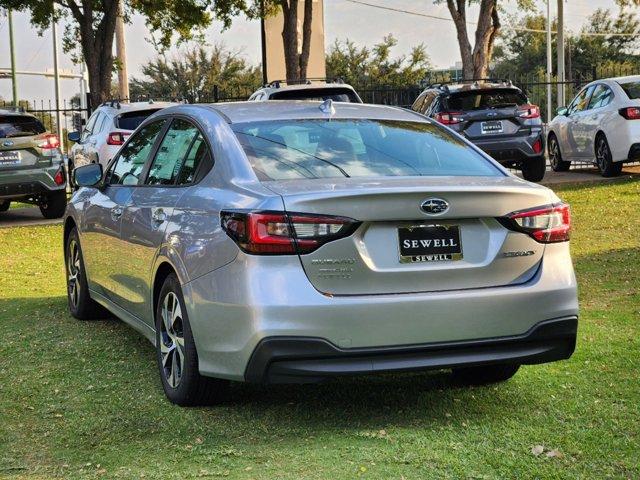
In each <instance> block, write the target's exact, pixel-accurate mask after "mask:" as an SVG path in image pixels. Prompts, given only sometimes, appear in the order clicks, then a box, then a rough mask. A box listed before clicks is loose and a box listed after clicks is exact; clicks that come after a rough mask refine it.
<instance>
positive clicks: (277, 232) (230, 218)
mask: <svg viewBox="0 0 640 480" xmlns="http://www.w3.org/2000/svg"><path fill="white" fill-rule="evenodd" d="M220 219H221V224H222V228H223V229H224V231H225V232H227V235H229V236H230V237H231V238H232V239H233V240H234V241H235V242H236V243H237V244H238V246H239V247H240V248H241V249H242V250H243V251H245V252H247V253H252V254H256V255H286V254H295V253H309V252H312V251H314V250H315V249H317V248H318V247H320V246H321V245H323V244H325V243H327V242H330V241H332V240H337V239H338V238H344V237H346V236H349V235H350V234H351V233H353V231H354V230H355V229H356V228H357V227H358V225H359V224H360V223H359V222H357V221H355V220H353V219H351V218H345V217H334V216H324V215H309V214H302V213H291V214H286V213H283V212H222V213H221V214H220Z"/></svg>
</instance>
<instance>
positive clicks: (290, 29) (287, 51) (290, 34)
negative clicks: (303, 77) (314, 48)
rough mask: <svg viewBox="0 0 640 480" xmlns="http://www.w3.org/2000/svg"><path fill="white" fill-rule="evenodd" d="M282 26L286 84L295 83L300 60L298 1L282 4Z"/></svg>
mask: <svg viewBox="0 0 640 480" xmlns="http://www.w3.org/2000/svg"><path fill="white" fill-rule="evenodd" d="M282 13H283V16H284V25H283V27H282V42H283V46H284V63H285V67H286V70H287V82H291V83H295V82H297V81H298V80H299V79H300V71H299V67H300V59H299V54H298V0H285V1H284V2H282Z"/></svg>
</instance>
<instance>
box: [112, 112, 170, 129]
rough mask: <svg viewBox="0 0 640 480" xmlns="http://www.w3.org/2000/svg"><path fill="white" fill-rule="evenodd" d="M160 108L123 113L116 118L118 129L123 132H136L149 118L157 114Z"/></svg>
mask: <svg viewBox="0 0 640 480" xmlns="http://www.w3.org/2000/svg"><path fill="white" fill-rule="evenodd" d="M158 110H160V109H159V108H152V109H149V110H136V111H135V112H128V113H122V114H120V115H118V117H117V118H116V128H120V129H122V130H135V129H136V128H138V127H139V126H140V124H141V123H142V122H144V121H145V120H146V119H147V117H149V116H150V115H152V114H154V113H156V112H157V111H158Z"/></svg>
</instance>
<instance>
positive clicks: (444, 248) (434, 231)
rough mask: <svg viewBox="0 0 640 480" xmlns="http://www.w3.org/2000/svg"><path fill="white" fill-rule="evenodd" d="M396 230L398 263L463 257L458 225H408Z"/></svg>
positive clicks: (446, 260) (457, 259)
mask: <svg viewBox="0 0 640 480" xmlns="http://www.w3.org/2000/svg"><path fill="white" fill-rule="evenodd" d="M397 232H398V254H399V258H400V263H435V262H451V261H459V260H462V258H463V250H462V241H461V235H460V226H459V225H443V224H421V225H409V226H401V227H398V229H397ZM406 241H409V242H410V243H409V244H407V243H406ZM415 242H418V243H417V244H416V243H415Z"/></svg>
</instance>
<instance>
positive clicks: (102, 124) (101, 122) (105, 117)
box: [93, 114, 109, 133]
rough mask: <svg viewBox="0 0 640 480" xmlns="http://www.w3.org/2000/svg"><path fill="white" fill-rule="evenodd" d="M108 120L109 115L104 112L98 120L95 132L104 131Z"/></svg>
mask: <svg viewBox="0 0 640 480" xmlns="http://www.w3.org/2000/svg"><path fill="white" fill-rule="evenodd" d="M108 121H109V115H107V114H103V115H102V118H100V119H98V120H96V126H95V128H94V129H93V133H98V132H101V131H103V130H104V128H105V126H106V124H107V123H108Z"/></svg>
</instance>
